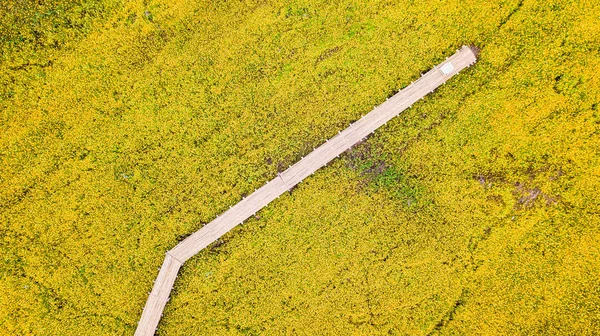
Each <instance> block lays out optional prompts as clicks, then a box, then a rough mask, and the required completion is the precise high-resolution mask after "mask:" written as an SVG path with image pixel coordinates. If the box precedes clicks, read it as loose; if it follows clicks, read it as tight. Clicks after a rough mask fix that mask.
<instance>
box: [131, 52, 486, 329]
mask: <svg viewBox="0 0 600 336" xmlns="http://www.w3.org/2000/svg"><path fill="white" fill-rule="evenodd" d="M476 61H477V57H476V54H475V51H474V50H473V49H472V48H469V47H462V48H461V49H460V50H458V51H457V52H456V54H454V55H452V56H451V57H449V58H448V59H446V60H445V61H444V62H442V63H441V64H439V65H438V66H436V67H434V68H433V69H432V70H430V71H429V72H427V73H426V74H425V75H423V76H422V77H421V78H419V79H418V80H417V81H415V82H414V83H412V84H411V85H409V86H407V87H406V88H404V89H403V90H402V91H400V92H398V93H397V94H396V95H394V96H393V97H391V98H390V99H388V100H386V101H385V102H384V103H383V104H381V105H379V106H377V107H376V108H375V109H374V110H373V111H371V112H369V113H368V114H367V115H365V116H364V117H362V118H361V119H359V120H358V121H357V122H355V123H354V124H351V125H350V127H348V128H346V129H345V130H344V131H342V132H340V133H339V134H337V135H336V136H334V137H333V138H331V139H329V140H327V141H326V142H325V143H324V144H322V145H321V146H319V147H318V148H316V149H315V150H314V151H312V152H311V153H310V154H308V155H307V156H306V157H304V158H302V160H300V161H298V162H297V163H295V164H294V165H293V166H291V167H290V168H288V169H287V170H286V171H284V172H282V173H281V174H280V175H279V176H277V177H276V178H274V179H273V180H271V181H270V182H268V183H267V184H265V185H264V186H262V187H261V188H260V189H257V190H256V191H255V192H254V193H252V194H251V195H250V196H248V197H246V198H244V199H243V200H242V201H240V202H239V203H238V204H236V205H235V206H233V207H231V208H230V209H229V210H227V211H225V212H224V213H223V214H221V215H220V216H218V217H217V218H215V219H214V220H213V221H212V222H210V223H208V224H206V225H205V226H204V227H202V228H201V229H200V230H198V231H196V232H195V233H193V234H192V235H191V236H189V237H187V238H186V239H185V240H183V241H182V242H181V243H179V244H178V245H177V246H175V247H174V248H173V249H172V250H170V251H169V252H167V255H166V257H165V261H164V263H163V265H162V267H161V268H160V272H159V273H158V277H157V278H156V281H155V282H154V287H153V288H152V292H151V293H150V295H149V297H148V301H147V302H146V306H145V307H144V310H143V312H142V317H141V319H140V322H139V324H138V327H137V330H136V332H135V335H136V336H142V335H144V336H145V335H154V332H155V331H156V328H157V326H158V322H159V320H160V317H161V315H162V312H163V309H164V307H165V305H166V303H167V301H168V300H169V295H170V293H171V289H172V287H173V284H174V283H175V278H176V277H177V272H178V271H179V268H180V267H181V265H182V264H183V263H184V262H185V261H186V260H188V259H189V258H191V257H192V256H194V255H195V254H196V253H198V252H200V251H201V250H202V249H204V248H205V247H207V246H208V245H209V244H210V243H212V242H214V241H215V240H217V239H218V238H219V237H221V236H222V235H224V234H225V233H227V232H228V231H229V230H231V229H232V228H234V227H235V226H236V225H238V224H240V223H242V222H243V221H244V220H246V219H248V218H249V217H250V216H252V215H253V214H255V213H256V212H257V211H259V210H260V209H262V208H263V207H265V206H266V205H267V204H269V203H270V202H271V201H273V200H274V199H276V198H277V197H279V196H280V195H281V194H283V193H284V192H286V191H287V190H289V189H291V188H292V187H293V186H295V185H296V184H298V183H300V182H301V181H302V180H303V179H305V178H306V177H308V176H310V175H311V174H312V173H314V172H315V171H316V170H318V169H319V168H321V167H323V166H324V165H326V164H327V163H329V162H330V161H331V160H333V159H334V158H336V157H338V156H339V155H340V154H341V153H343V152H344V151H345V150H347V149H349V148H350V147H352V146H353V145H354V144H356V143H357V142H359V141H361V140H362V139H364V138H365V137H366V136H368V135H369V134H371V133H373V132H374V131H375V130H376V129H377V128H379V127H381V126H382V125H383V124H385V123H386V122H388V121H389V120H390V119H392V118H394V117H395V116H397V115H398V114H399V113H400V112H402V111H404V110H405V109H407V108H409V107H410V106H411V105H412V104H414V103H415V102H417V101H418V100H419V99H421V98H423V97H425V96H426V95H427V94H428V93H430V92H432V91H433V90H434V89H435V88H437V87H438V86H440V85H442V84H444V83H445V82H446V81H447V80H448V79H449V78H450V77H452V76H454V75H455V74H457V73H458V72H459V71H460V70H462V69H464V68H466V67H468V66H470V65H472V64H473V63H475V62H476Z"/></svg>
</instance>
